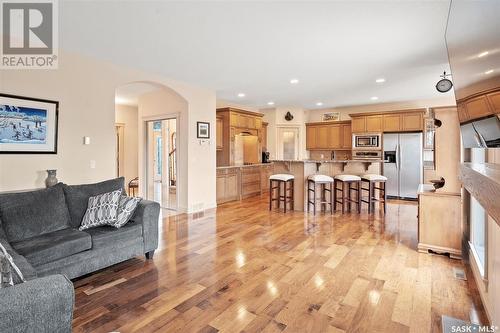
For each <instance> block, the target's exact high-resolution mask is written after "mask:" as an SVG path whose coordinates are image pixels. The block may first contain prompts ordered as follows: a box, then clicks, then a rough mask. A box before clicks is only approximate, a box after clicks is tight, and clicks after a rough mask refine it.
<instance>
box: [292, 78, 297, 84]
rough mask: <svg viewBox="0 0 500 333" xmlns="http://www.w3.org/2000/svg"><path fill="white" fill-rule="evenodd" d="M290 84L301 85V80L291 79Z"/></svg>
mask: <svg viewBox="0 0 500 333" xmlns="http://www.w3.org/2000/svg"><path fill="white" fill-rule="evenodd" d="M290 83H291V84H297V83H299V79H291V80H290Z"/></svg>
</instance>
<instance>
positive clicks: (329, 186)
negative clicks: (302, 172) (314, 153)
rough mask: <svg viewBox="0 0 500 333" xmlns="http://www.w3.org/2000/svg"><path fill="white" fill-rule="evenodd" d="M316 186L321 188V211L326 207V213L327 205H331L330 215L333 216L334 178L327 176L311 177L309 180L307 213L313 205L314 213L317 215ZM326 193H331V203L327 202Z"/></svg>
mask: <svg viewBox="0 0 500 333" xmlns="http://www.w3.org/2000/svg"><path fill="white" fill-rule="evenodd" d="M311 185H312V188H311ZM316 185H319V186H320V195H321V197H320V201H319V204H320V209H321V208H322V207H325V212H326V205H330V213H331V214H333V178H332V177H330V176H326V175H311V176H309V177H308V178H307V211H309V205H313V212H314V215H316ZM326 192H329V193H330V194H329V196H328V198H329V201H327V200H326V198H327V196H326ZM311 193H312V198H311Z"/></svg>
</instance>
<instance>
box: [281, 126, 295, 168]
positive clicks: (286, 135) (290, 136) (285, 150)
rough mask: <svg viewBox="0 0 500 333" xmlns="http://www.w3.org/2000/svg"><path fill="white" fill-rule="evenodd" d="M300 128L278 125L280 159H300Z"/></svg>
mask: <svg viewBox="0 0 500 333" xmlns="http://www.w3.org/2000/svg"><path fill="white" fill-rule="evenodd" d="M299 147H300V145H299V128H298V127H278V154H277V155H278V159H280V160H298V159H299Z"/></svg>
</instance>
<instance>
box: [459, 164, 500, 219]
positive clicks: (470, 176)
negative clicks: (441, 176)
mask: <svg viewBox="0 0 500 333" xmlns="http://www.w3.org/2000/svg"><path fill="white" fill-rule="evenodd" d="M459 178H460V180H461V181H462V183H463V186H464V187H465V189H466V190H467V191H469V193H470V194H471V195H472V196H473V197H474V198H476V200H477V201H479V203H480V204H481V206H483V208H484V209H485V210H486V211H487V213H488V215H490V216H491V217H492V218H493V219H494V220H495V221H496V222H497V224H498V225H499V226H500V201H499V199H498V198H500V165H498V164H491V163H462V164H461V165H460V175H459Z"/></svg>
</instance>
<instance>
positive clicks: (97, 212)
mask: <svg viewBox="0 0 500 333" xmlns="http://www.w3.org/2000/svg"><path fill="white" fill-rule="evenodd" d="M121 195H122V191H121V190H116V191H113V192H108V193H103V194H99V195H96V196H95V197H90V198H89V204H88V206H87V211H86V212H85V215H84V216H83V220H82V224H81V225H80V228H79V230H86V229H89V228H95V227H100V226H103V225H106V224H112V223H114V222H115V221H116V218H117V217H118V204H119V201H120V197H121Z"/></svg>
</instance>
